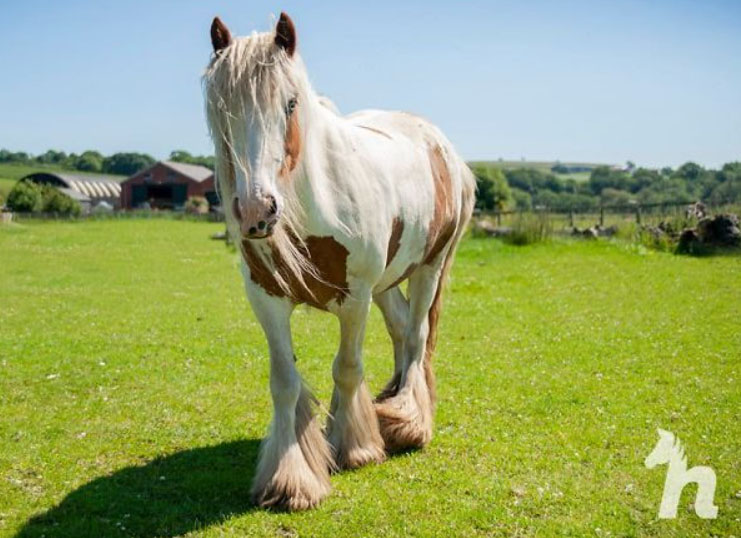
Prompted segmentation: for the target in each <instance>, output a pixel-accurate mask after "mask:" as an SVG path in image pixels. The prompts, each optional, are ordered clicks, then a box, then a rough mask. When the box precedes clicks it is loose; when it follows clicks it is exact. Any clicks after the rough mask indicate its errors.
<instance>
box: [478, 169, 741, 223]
mask: <svg viewBox="0 0 741 538" xmlns="http://www.w3.org/2000/svg"><path fill="white" fill-rule="evenodd" d="M630 164H631V165H632V163H630ZM567 171H568V170H565V168H563V167H561V168H558V169H556V167H554V168H553V169H551V172H550V173H549V172H544V171H541V170H538V169H535V168H513V169H501V168H498V167H496V166H494V165H476V166H474V167H473V172H474V174H475V175H476V182H477V185H478V196H477V200H476V207H478V208H479V209H482V210H499V211H502V210H508V209H514V210H529V209H532V208H537V207H543V208H549V209H551V210H557V211H558V210H575V211H587V210H592V209H596V208H599V207H600V206H620V205H627V204H632V203H646V204H653V203H659V204H660V203H670V202H683V203H684V202H686V203H690V202H694V201H697V200H702V201H704V202H708V203H710V204H714V205H721V204H731V203H741V162H739V161H736V162H730V163H726V164H724V165H723V167H722V168H721V169H720V170H712V169H706V168H703V167H702V166H700V165H699V164H696V163H693V162H687V163H685V164H683V165H682V166H680V167H679V168H677V169H676V170H675V169H672V168H669V167H665V168H662V169H661V170H653V169H649V168H636V167H634V166H627V167H626V168H625V169H620V168H615V167H610V166H598V167H595V168H593V169H592V171H591V173H590V176H589V180H588V181H576V180H575V179H573V178H569V177H563V172H567Z"/></svg>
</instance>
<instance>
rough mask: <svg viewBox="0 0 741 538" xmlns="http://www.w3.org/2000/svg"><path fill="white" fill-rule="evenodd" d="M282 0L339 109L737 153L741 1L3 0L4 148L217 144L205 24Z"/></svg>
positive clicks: (466, 148)
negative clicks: (209, 117) (206, 73)
mask: <svg viewBox="0 0 741 538" xmlns="http://www.w3.org/2000/svg"><path fill="white" fill-rule="evenodd" d="M281 10H285V11H286V12H288V13H289V15H291V16H292V18H293V19H294V21H295V23H296V26H297V29H298V35H299V50H300V52H301V54H302V56H303V58H304V61H305V63H306V64H307V67H308V69H309V75H310V77H311V79H312V81H313V84H314V87H315V89H316V90H317V91H319V92H321V93H324V94H326V95H328V96H329V97H331V98H332V99H333V100H334V101H335V102H336V103H337V104H338V106H339V107H340V109H341V110H342V111H343V112H351V111H353V110H357V109H360V108H369V107H373V108H390V109H403V110H409V111H413V112H416V113H419V114H421V115H424V116H426V117H428V118H429V119H431V120H432V121H434V122H435V123H437V124H438V125H439V126H440V127H441V128H442V129H443V130H444V131H445V132H446V133H447V135H448V136H449V137H450V138H451V139H452V140H453V142H454V143H455V144H456V146H457V147H458V149H459V150H460V151H461V153H462V154H463V155H464V157H466V158H468V159H496V158H499V157H502V158H505V159H519V158H526V159H531V160H537V159H542V160H552V159H561V160H582V161H597V162H610V163H622V162H624V161H626V160H628V159H631V160H633V161H635V162H637V163H639V164H643V165H648V166H659V165H664V164H668V165H677V164H680V163H682V162H684V161H687V160H695V161H697V162H699V163H701V164H704V165H706V166H717V165H719V164H721V163H723V162H726V161H731V160H741V1H714V0H708V1H696V2H688V1H682V0H671V1H662V0H653V1H648V0H646V1H621V2H618V1H615V2H602V1H599V0H591V1H584V2H580V1H568V2H556V1H548V2H525V1H519V2H517V1H513V2H497V1H475V2H437V1H433V0H428V1H420V2H417V1H414V2H411V1H410V2H405V1H402V0H398V1H385V0H378V1H375V2H362V3H361V2H334V1H325V2H294V1H284V2H281V3H276V2H265V1H259V0H252V1H246V0H237V1H222V0H216V1H203V0H200V1H182V0H181V1H177V2H175V1H172V2H164V1H163V2H157V1H153V0H152V1H141V0H127V1H126V2H121V1H115V2H114V1H108V0H98V1H87V0H77V1H75V0H68V1H66V2H61V1H51V0H49V1H37V0H24V1H16V2H13V1H8V0H5V1H4V2H3V6H2V7H1V8H0V15H1V16H0V65H2V73H3V75H2V77H0V147H6V148H9V149H13V150H25V151H30V152H32V153H39V152H42V151H44V150H46V149H48V148H55V149H61V150H65V151H67V152H71V151H74V152H81V151H83V150H85V149H98V150H100V151H102V152H103V153H112V152H116V151H145V152H148V153H151V154H153V155H154V156H155V157H158V158H164V157H166V156H167V155H168V154H169V152H170V150H172V149H180V148H182V149H186V150H188V151H191V152H192V153H199V154H200V153H210V152H211V144H210V141H209V139H208V137H207V133H206V127H205V123H204V119H203V105H202V95H201V87H200V74H201V72H202V70H203V68H204V66H205V64H206V62H207V60H208V56H209V52H210V42H209V36H208V29H209V26H210V23H211V20H212V18H213V16H214V15H217V14H218V15H220V16H221V17H222V19H223V20H224V21H225V22H226V23H227V25H228V26H229V27H230V29H231V30H232V33H233V34H236V35H244V34H247V33H250V32H251V31H252V30H254V29H258V30H267V29H268V28H270V27H271V26H272V22H271V21H272V19H271V15H277V14H279V13H280V11H281Z"/></svg>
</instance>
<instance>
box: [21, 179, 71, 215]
mask: <svg viewBox="0 0 741 538" xmlns="http://www.w3.org/2000/svg"><path fill="white" fill-rule="evenodd" d="M8 208H9V209H11V210H12V211H15V212H17V213H38V212H40V211H43V212H46V213H57V214H60V215H71V216H77V215H79V214H80V204H78V203H77V202H76V201H74V200H73V199H72V198H70V197H69V196H67V195H66V194H64V193H62V192H61V191H60V190H59V189H56V188H55V187H52V186H50V185H39V184H37V183H34V182H32V181H19V182H18V183H16V184H15V186H14V187H13V189H12V190H11V191H10V194H8Z"/></svg>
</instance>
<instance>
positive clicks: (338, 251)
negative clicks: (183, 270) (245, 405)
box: [203, 13, 475, 510]
mask: <svg viewBox="0 0 741 538" xmlns="http://www.w3.org/2000/svg"><path fill="white" fill-rule="evenodd" d="M211 42H212V44H213V54H212V56H211V59H210V62H209V64H208V66H207V68H206V71H205V73H204V76H203V87H204V97H205V108H206V118H207V123H208V127H209V132H210V135H211V138H212V140H213V143H214V147H215V155H216V178H217V188H218V192H219V194H220V197H221V200H222V205H223V207H224V208H225V214H226V220H227V227H228V229H229V234H230V236H231V237H234V238H236V242H237V243H238V244H239V246H240V252H241V269H242V274H243V279H244V284H245V289H246V294H247V298H248V300H249V302H250V304H251V306H252V309H253V310H254V313H255V316H256V318H257V320H258V321H259V323H260V325H261V327H262V329H263V331H264V333H265V337H266V339H267V343H268V348H269V355H270V392H271V396H272V402H273V419H272V422H271V426H270V431H269V433H268V435H267V437H266V438H265V439H264V440H263V442H262V444H261V449H260V455H259V457H258V464H257V469H256V472H255V477H254V480H253V484H252V488H251V495H252V498H253V502H254V503H255V504H256V505H258V506H261V507H266V508H276V509H285V510H301V509H307V508H311V507H313V506H315V505H316V504H317V503H318V502H319V501H321V500H322V499H323V498H324V497H325V496H326V495H327V494H328V493H329V492H330V473H331V472H334V471H337V470H342V469H355V468H358V467H361V466H363V465H366V464H369V463H372V462H382V461H383V460H384V459H385V458H386V455H387V454H388V453H393V452H396V451H401V450H411V449H415V448H421V447H423V446H425V445H426V444H427V443H429V442H430V439H431V437H432V431H433V414H434V408H435V376H434V374H433V371H432V365H431V360H432V354H433V351H434V349H435V343H436V338H437V325H438V320H439V316H440V312H441V307H442V287H443V283H444V281H445V278H446V275H447V274H448V272H449V271H450V267H451V264H452V261H453V256H454V252H455V250H456V245H457V244H458V242H459V240H460V238H461V236H462V234H463V233H464V230H465V228H466V225H467V223H468V221H469V219H470V217H471V213H472V211H473V205H474V197H475V179H474V176H473V174H472V173H471V171H470V170H469V168H468V167H467V165H466V164H465V162H464V161H463V159H462V158H461V157H460V156H459V155H458V154H457V153H456V151H455V149H454V148H453V146H452V144H451V143H450V142H449V141H448V139H447V138H445V136H444V135H443V134H442V133H441V132H440V130H439V129H437V128H436V127H435V126H433V125H432V124H431V123H429V122H428V121H426V120H424V119H422V118H420V117H418V116H415V115H412V114H408V113H404V112H388V111H381V110H365V111H361V112H357V113H355V114H352V115H350V116H346V117H343V116H340V115H339V114H338V112H337V109H336V108H335V107H334V105H333V104H332V102H331V101H329V100H328V99H327V98H325V97H321V96H319V95H318V94H317V93H315V92H314V90H313V89H312V87H311V85H310V83H309V79H308V75H307V71H306V68H305V66H304V64H303V62H302V60H301V56H300V55H299V52H298V49H297V33H296V28H295V26H294V23H293V21H292V20H291V19H290V17H288V15H286V14H285V13H281V15H280V18H279V19H278V21H277V24H276V26H275V29H274V31H271V32H266V33H253V34H252V35H250V36H248V37H240V38H234V37H232V35H231V32H230V31H229V30H228V28H227V27H226V25H224V23H223V22H222V21H221V20H220V19H219V18H218V17H217V18H215V19H214V20H213V24H212V25H211ZM404 281H408V284H407V292H406V295H405V294H404V293H403V292H402V291H401V289H400V287H399V285H400V284H401V283H402V282H404ZM372 303H375V304H376V305H378V307H379V308H380V309H381V312H382V313H383V317H384V320H385V324H386V327H387V328H388V332H389V334H390V336H391V339H392V341H393V348H394V368H393V372H392V374H391V376H390V380H389V381H388V383H387V384H386V386H385V388H384V389H383V390H382V391H381V392H380V394H379V395H378V396H377V397H376V398H375V399H373V398H372V397H371V393H370V391H369V389H368V387H367V385H366V383H365V381H364V376H363V361H362V346H363V336H364V332H365V326H366V320H367V317H368V314H369V311H370V308H371V304H372ZM299 304H307V305H309V306H312V307H315V308H318V309H321V310H325V311H328V312H330V313H332V314H334V315H336V316H337V317H338V318H339V323H340V343H339V350H338V351H337V355H336V357H335V359H334V362H333V365H332V376H333V379H334V389H333V393H332V399H331V405H330V409H329V416H328V419H327V424H326V428H325V429H324V430H322V428H321V425H320V424H319V420H318V418H317V416H316V413H315V411H314V410H315V407H316V404H317V401H316V399H315V398H314V396H313V395H312V394H311V392H310V391H309V390H308V388H307V387H306V385H305V384H304V382H303V380H302V378H301V376H300V374H299V373H298V371H297V369H296V358H295V356H294V352H293V346H292V342H291V330H290V323H289V321H290V317H291V312H292V311H293V310H294V308H295V307H296V306H297V305H299Z"/></svg>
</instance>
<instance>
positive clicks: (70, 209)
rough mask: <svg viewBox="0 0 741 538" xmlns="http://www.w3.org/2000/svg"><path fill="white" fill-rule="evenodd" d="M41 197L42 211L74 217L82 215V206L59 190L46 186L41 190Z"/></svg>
mask: <svg viewBox="0 0 741 538" xmlns="http://www.w3.org/2000/svg"><path fill="white" fill-rule="evenodd" d="M41 195H42V200H43V205H42V210H43V211H44V212H46V213H58V214H60V215H70V216H74V217H76V216H78V215H79V214H80V204H78V203H77V202H76V201H75V200H73V199H72V198H70V197H69V196H67V195H66V194H64V193H63V192H61V191H60V190H59V189H56V188H54V187H51V186H46V185H45V186H44V187H42V189H41Z"/></svg>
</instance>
